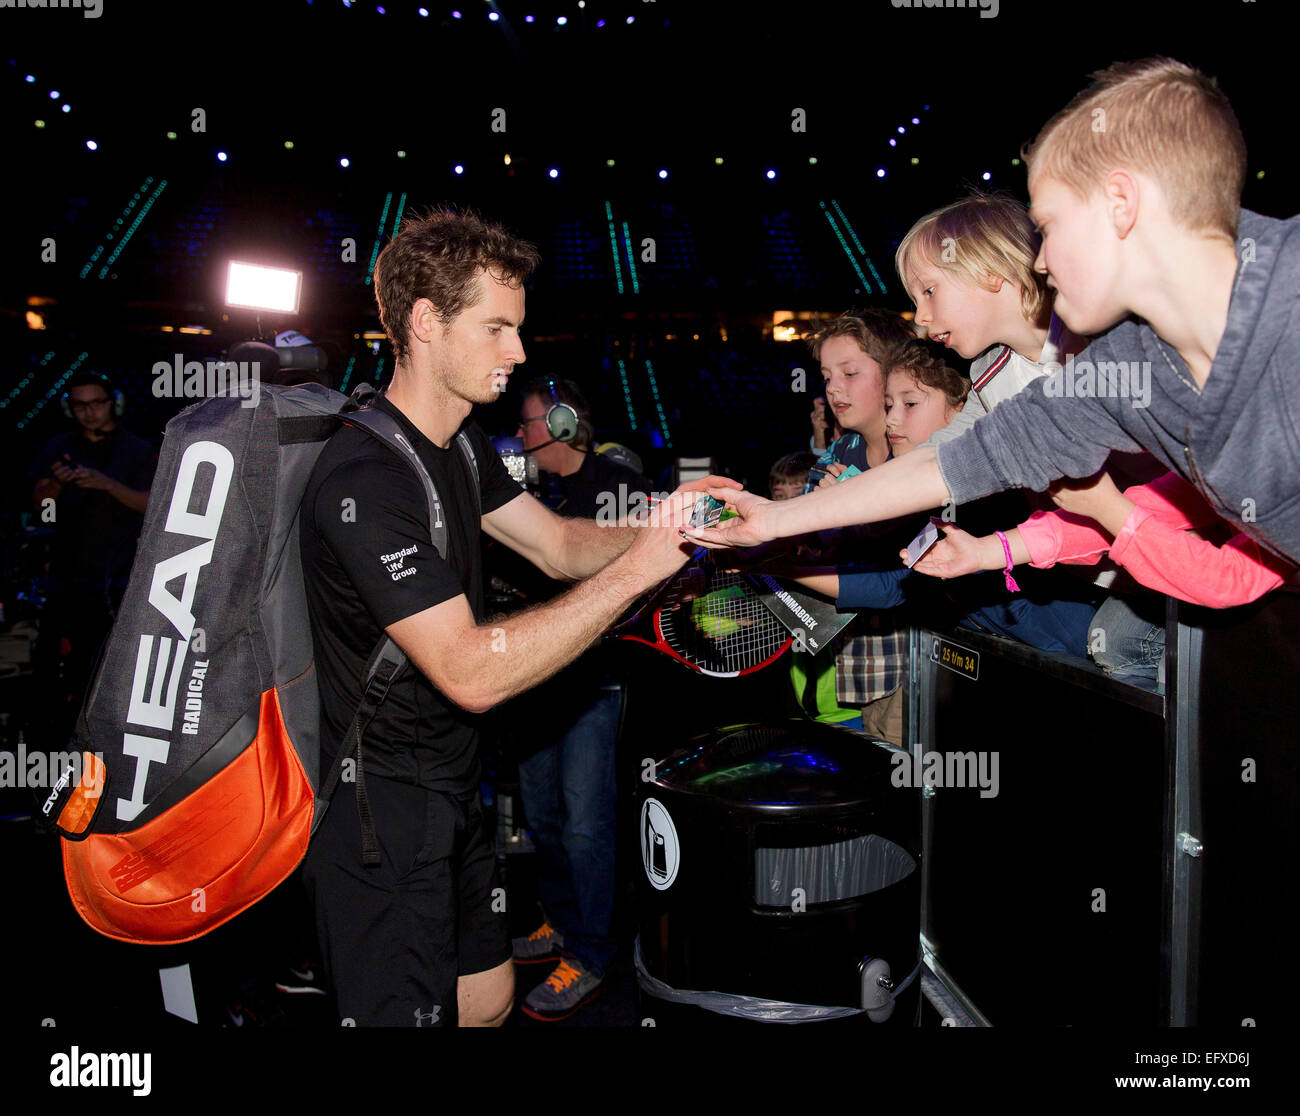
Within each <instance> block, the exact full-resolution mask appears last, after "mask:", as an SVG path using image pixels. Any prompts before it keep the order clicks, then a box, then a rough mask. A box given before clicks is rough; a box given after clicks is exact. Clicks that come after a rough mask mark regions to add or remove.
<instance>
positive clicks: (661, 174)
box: [659, 170, 668, 178]
mask: <svg viewBox="0 0 1300 1116" xmlns="http://www.w3.org/2000/svg"><path fill="white" fill-rule="evenodd" d="M659 177H660V178H667V177H668V172H667V171H666V170H661V171H660V172H659Z"/></svg>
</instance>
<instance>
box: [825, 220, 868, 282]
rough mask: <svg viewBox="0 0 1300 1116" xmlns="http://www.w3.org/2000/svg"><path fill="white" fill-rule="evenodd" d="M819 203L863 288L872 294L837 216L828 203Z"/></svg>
mask: <svg viewBox="0 0 1300 1116" xmlns="http://www.w3.org/2000/svg"><path fill="white" fill-rule="evenodd" d="M818 204H820V205H821V207H822V212H823V213H825V214H826V220H828V221H829V222H830V223H831V228H832V229H834V230H835V238H836V239H837V240H838V241H839V242H840V247H841V248H843V249H844V254H845V255H846V256H848V258H849V263H851V264H852V265H853V270H854V271H856V272H857V273H858V278H859V279H861V280H862V286H863V288H864V289H865V290H866V292H867V293H868V294H870V293H871V283H870V282H869V281H868V279H867V277H866V275H864V274H863V272H862V268H860V267H858V261H857V260H856V259H855V258H854V256H853V250H852V249H851V248H850V247H849V242H848V241H847V240H845V239H844V234H843V233H842V232H840V227H839V225H837V224H836V223H835V218H834V217H833V216H832V215H831V211H830V210H829V209H827V208H826V203H825V202H820V203H818Z"/></svg>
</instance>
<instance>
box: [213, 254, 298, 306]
mask: <svg viewBox="0 0 1300 1116" xmlns="http://www.w3.org/2000/svg"><path fill="white" fill-rule="evenodd" d="M301 293H302V272H301V271H293V270H291V269H290V268H286V267H263V266H262V265H261V264H254V263H244V262H241V261H239V260H231V261H230V262H229V264H228V265H227V268H226V305H227V306H237V307H241V308H244V309H249V310H279V311H281V312H283V313H286V314H296V313H298V299H299V296H300V294H301Z"/></svg>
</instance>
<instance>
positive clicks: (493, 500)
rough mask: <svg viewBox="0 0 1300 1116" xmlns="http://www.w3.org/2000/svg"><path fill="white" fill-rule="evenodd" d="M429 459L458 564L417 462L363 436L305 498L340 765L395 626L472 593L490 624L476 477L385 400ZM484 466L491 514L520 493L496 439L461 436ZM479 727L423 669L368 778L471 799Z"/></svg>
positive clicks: (343, 435)
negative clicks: (439, 538) (438, 532)
mask: <svg viewBox="0 0 1300 1116" xmlns="http://www.w3.org/2000/svg"><path fill="white" fill-rule="evenodd" d="M375 405H376V406H377V407H378V408H379V409H381V410H384V411H386V412H388V413H389V414H390V415H392V416H393V417H394V418H396V419H397V421H398V423H399V424H400V425H401V428H402V430H403V432H404V433H405V434H406V436H407V438H408V439H409V440H410V442H411V444H412V445H413V446H414V447H415V451H416V453H417V454H418V455H419V457H420V460H421V461H422V462H424V466H425V468H426V469H427V470H428V471H429V476H430V477H431V478H432V479H433V484H434V487H435V488H436V489H437V491H438V497H439V499H440V500H441V502H442V514H443V521H444V523H445V524H446V526H447V558H446V560H445V561H444V560H443V559H442V558H439V557H438V554H437V552H436V551H435V550H434V548H433V544H432V542H431V541H430V535H429V513H428V506H427V503H426V501H425V497H424V489H423V487H422V486H421V484H420V482H419V480H418V479H417V478H416V476H415V474H414V472H412V470H411V468H410V466H409V465H407V464H405V463H404V462H402V461H399V460H398V459H397V455H396V454H395V453H393V451H392V450H390V449H388V448H387V447H385V446H383V445H380V444H379V443H378V442H376V441H375V440H374V438H372V437H371V436H370V435H369V434H366V433H364V432H363V431H360V430H356V429H352V428H349V427H344V428H343V429H342V430H340V431H339V432H338V433H337V434H335V435H334V436H333V437H332V438H331V439H330V441H329V443H328V444H327V445H326V446H325V448H324V449H323V450H322V451H321V455H320V458H319V459H318V460H317V462H316V468H315V469H314V470H313V472H312V475H311V479H310V480H309V481H308V482H307V491H306V494H305V496H304V499H303V505H302V507H303V514H302V527H301V542H302V562H303V573H304V575H305V578H306V582H307V604H308V609H309V612H310V616H311V625H312V635H313V639H314V643H315V653H316V669H317V672H318V675H319V684H320V692H321V707H322V734H321V749H322V752H323V754H324V757H325V759H326V763H329V762H332V761H333V758H334V756H335V755H336V754H337V752H338V747H339V743H340V741H341V740H342V737H343V734H344V733H345V732H346V731H347V729H348V726H349V725H350V724H351V723H352V717H353V715H354V714H355V712H356V707H357V703H358V702H359V701H360V700H361V681H362V675H363V673H364V671H365V666H366V663H367V661H368V660H369V658H370V655H371V654H372V652H373V651H374V649H375V648H376V647H377V646H378V644H379V641H380V640H381V639H382V638H383V635H384V628H386V627H387V626H388V625H390V624H394V623H396V622H397V621H398V620H403V619H405V618H406V617H408V616H413V615H415V614H416V613H418V612H423V611H424V610H425V609H427V608H432V607H433V606H434V605H437V604H441V603H442V602H443V601H447V600H450V599H452V598H453V597H456V596H460V595H462V594H463V595H464V596H465V598H466V599H467V600H468V601H469V606H470V609H471V611H472V612H473V614H474V618H475V620H477V621H480V622H481V621H482V619H483V572H482V569H481V561H480V539H479V532H480V529H481V524H480V522H479V520H478V518H477V515H476V509H475V502H474V493H473V490H472V487H471V486H472V485H473V483H474V480H473V473H472V471H471V469H470V465H469V462H468V461H466V459H465V455H464V453H463V451H462V450H461V448H460V446H459V445H457V443H456V439H454V438H453V439H452V442H451V445H450V446H449V447H448V448H447V449H440V448H439V447H438V446H435V445H434V444H433V443H432V442H431V441H429V439H428V438H426V437H425V436H424V435H423V434H421V433H420V431H419V430H417V429H416V427H415V426H414V424H412V423H411V422H410V421H409V420H408V419H407V418H406V416H405V415H403V414H402V412H401V411H399V410H398V409H397V408H396V407H394V406H393V405H392V404H391V403H389V402H388V400H387V398H385V397H384V396H380V397H379V399H378V400H377V401H376V404H375ZM461 429H462V430H464V431H465V433H466V434H467V435H468V437H469V440H470V444H471V445H472V446H473V448H474V455H475V457H476V458H477V461H478V472H479V491H480V494H481V499H482V513H483V514H484V515H487V514H488V513H489V512H492V511H495V510H496V509H497V508H500V507H503V506H504V505H505V504H508V503H509V502H510V501H511V500H513V499H515V498H516V497H518V496H520V495H521V494H522V493H523V489H522V488H520V486H519V485H518V484H517V483H516V482H515V481H513V480H512V479H511V478H510V474H509V473H508V472H507V471H506V468H505V465H504V464H502V461H501V458H500V456H499V455H498V454H497V452H496V450H494V449H493V447H492V443H491V442H490V441H488V438H487V436H486V435H485V434H484V433H483V431H482V430H480V429H479V428H478V426H477V425H475V424H474V423H473V422H472V421H469V420H466V423H465V425H464V426H463V427H462V428H461ZM478 722H479V718H478V716H477V715H476V714H473V713H469V712H467V711H466V710H464V709H461V708H460V707H459V706H458V705H456V704H454V703H453V702H451V701H450V700H449V699H448V698H446V697H444V696H443V695H442V694H441V693H439V692H438V690H436V689H435V688H434V687H433V685H432V684H431V683H430V682H429V680H428V679H427V678H425V676H424V675H423V674H421V673H420V672H419V671H418V670H416V669H415V667H414V666H411V667H408V668H407V672H406V674H405V676H404V677H403V678H402V679H401V680H399V681H398V682H397V683H396V684H395V685H394V686H393V687H392V689H390V690H389V692H388V697H387V699H386V700H385V701H384V703H383V705H382V706H380V708H379V712H378V713H377V714H376V715H375V719H374V720H373V721H372V722H371V724H370V728H369V729H368V730H367V732H366V738H365V751H364V760H363V764H364V770H365V771H366V773H367V774H375V775H379V776H382V777H384V778H388V779H395V780H397V781H398V782H402V783H411V784H415V785H417V786H422V787H426V788H428V789H430V790H439V791H445V792H447V793H451V794H464V793H468V792H469V791H472V790H474V789H476V788H477V786H478V782H479V762H478Z"/></svg>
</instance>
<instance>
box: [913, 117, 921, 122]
mask: <svg viewBox="0 0 1300 1116" xmlns="http://www.w3.org/2000/svg"><path fill="white" fill-rule="evenodd" d="M912 123H913V124H920V123H921V118H920V117H919V116H914V117H912Z"/></svg>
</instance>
